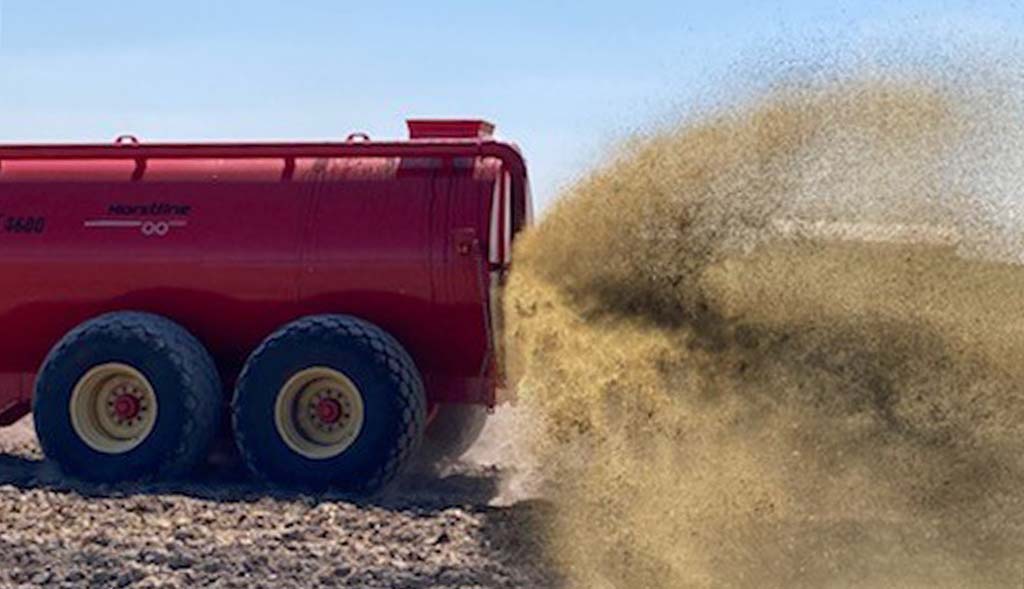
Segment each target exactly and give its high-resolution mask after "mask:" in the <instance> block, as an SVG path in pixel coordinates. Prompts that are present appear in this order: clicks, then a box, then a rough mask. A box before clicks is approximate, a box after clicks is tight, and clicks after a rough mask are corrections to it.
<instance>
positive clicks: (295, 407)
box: [274, 366, 364, 460]
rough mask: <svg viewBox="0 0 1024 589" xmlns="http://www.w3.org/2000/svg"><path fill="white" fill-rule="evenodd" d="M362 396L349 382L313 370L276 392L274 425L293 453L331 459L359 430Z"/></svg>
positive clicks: (320, 368)
mask: <svg viewBox="0 0 1024 589" xmlns="http://www.w3.org/2000/svg"><path fill="white" fill-rule="evenodd" d="M363 418H364V408H363V396H362V394H361V393H360V392H359V388H358V387H357V386H356V385H355V383H353V382H352V380H351V379H350V378H348V377H347V376H345V375H344V374H342V373H341V372H339V371H337V370H334V369H333V368H327V367H326V366H314V367H312V368H306V369H304V370H300V371H299V372H297V373H295V374H294V375H293V376H292V377H291V378H289V379H288V382H286V383H285V384H284V386H283V387H281V389H280V390H279V391H278V394H277V402H276V403H275V405H274V425H275V426H276V427H277V432H278V434H280V436H281V439H282V440H284V442H285V444H287V445H288V447H289V448H291V449H292V450H294V451H295V452H296V453H298V454H300V455H302V456H304V457H306V458H310V459H313V460H324V459H327V458H333V457H335V456H337V455H339V454H341V453H342V452H344V451H345V450H346V449H348V447H349V446H351V445H352V443H353V442H355V441H356V438H357V437H358V436H359V432H360V431H361V430H362V429H363Z"/></svg>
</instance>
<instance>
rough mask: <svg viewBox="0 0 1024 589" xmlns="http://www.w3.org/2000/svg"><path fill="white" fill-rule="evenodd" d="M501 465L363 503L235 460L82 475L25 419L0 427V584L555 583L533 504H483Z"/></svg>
mask: <svg viewBox="0 0 1024 589" xmlns="http://www.w3.org/2000/svg"><path fill="white" fill-rule="evenodd" d="M502 475H503V471H502V469H500V468H498V467H493V466H490V467H488V466H479V465H470V464H465V465H460V466H456V467H454V469H453V470H452V471H451V472H449V473H447V474H446V475H444V476H425V475H420V476H409V477H406V479H404V480H403V481H400V482H399V483H398V485H397V486H396V487H395V489H394V490H392V491H391V492H389V493H387V494H386V495H385V496H383V497H380V498H377V499H375V500H373V501H368V502H362V503H357V502H351V501H348V500H345V499H344V498H341V497H331V496H319V497H310V496H303V495H295V494H289V493H287V492H285V491H281V490H279V489H273V488H267V487H261V486H258V485H256V484H253V483H251V482H249V481H248V480H247V479H246V477H245V475H244V473H242V472H240V471H239V469H238V468H237V467H220V468H215V467H207V468H206V469H205V471H204V472H201V473H199V474H198V475H196V478H195V479H194V480H191V481H188V482H183V483H175V484H159V485H144V486H139V485H135V486H97V485H84V484H81V483H75V482H73V481H69V480H66V479H64V478H63V477H62V476H61V475H60V473H59V472H58V471H57V469H56V468H54V467H53V466H52V465H50V464H48V463H46V462H45V461H43V460H42V456H41V455H40V452H39V449H38V446H37V444H36V441H35V437H34V434H33V432H32V428H31V422H30V421H22V422H19V424H17V425H15V426H13V427H11V428H5V429H0V587H148V588H158V587H163V588H168V589H170V588H179V587H180V588H186V587H189V588H191V587H239V588H241V587H245V588H253V589H255V588H259V587H266V588H268V589H269V588H274V589H287V588H291V587H367V588H373V587H408V588H440V587H466V588H472V587H480V588H484V587H487V588H490V587H538V588H543V587H554V586H556V585H557V582H556V580H555V576H554V574H553V573H552V571H551V568H550V567H549V566H547V565H546V564H545V562H544V559H543V557H542V553H541V550H540V547H539V541H538V540H537V535H536V534H535V533H534V530H535V529H536V523H537V522H539V521H540V518H542V517H544V511H545V509H546V508H545V506H544V505H543V504H542V503H540V502H538V501H529V500H527V501H519V502H518V503H512V504H511V505H506V506H504V507H493V506H491V503H492V500H493V499H494V498H495V497H496V496H497V495H498V494H499V492H500V491H501V488H502V485H501V483H500V481H501V478H502Z"/></svg>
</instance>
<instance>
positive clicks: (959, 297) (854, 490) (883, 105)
mask: <svg viewBox="0 0 1024 589" xmlns="http://www.w3.org/2000/svg"><path fill="white" fill-rule="evenodd" d="M961 82H962V81H959V80H952V81H951V80H949V79H947V78H946V77H942V76H937V77H935V78H934V79H933V78H930V77H929V76H927V75H921V74H913V75H910V74H907V75H895V74H857V75H850V76H847V77H844V78H843V79H841V80H833V81H830V82H827V83H813V82H806V81H789V82H786V83H782V84H779V85H777V86H775V87H774V88H773V89H771V90H769V91H766V92H764V93H762V94H761V96H760V97H758V98H755V99H751V100H749V101H747V102H746V103H744V104H740V105H737V106H733V107H729V108H723V109H720V110H718V111H716V112H714V113H711V114H709V115H706V116H704V117H701V118H696V119H694V120H691V121H689V122H687V123H685V124H682V125H681V126H679V127H678V128H673V129H667V130H663V131H660V132H657V133H653V134H650V135H648V136H645V137H642V138H638V139H637V140H635V141H634V142H632V143H631V144H629V145H628V146H626V147H624V148H623V149H622V150H621V151H620V152H619V153H618V154H617V155H616V156H615V157H614V158H612V160H611V161H610V162H609V163H607V164H606V165H604V166H602V167H601V168H599V169H598V170H596V171H594V172H593V173H592V174H590V175H589V176H588V177H586V178H584V179H583V180H582V181H580V182H579V183H578V184H577V185H576V186H575V187H574V188H572V189H570V190H569V191H568V193H567V194H565V195H564V197H563V198H562V199H560V200H559V201H558V202H557V203H556V204H555V205H554V206H553V208H552V209H551V210H550V211H549V212H548V214H547V215H546V216H545V218H544V219H543V221H542V222H541V223H540V224H539V226H538V227H536V228H535V229H534V230H532V231H531V232H530V233H528V234H526V235H525V236H524V237H523V238H522V239H520V240H519V243H518V244H517V247H518V250H517V258H516V260H517V266H516V267H515V269H514V272H513V276H512V278H511V285H510V290H509V295H508V298H507V300H506V309H507V315H508V318H509V331H510V334H511V335H512V338H513V342H514V350H513V352H514V353H513V361H512V371H513V375H514V377H515V379H516V381H517V382H518V390H519V396H520V399H521V400H522V402H523V403H524V404H525V405H526V406H527V407H528V408H529V410H530V411H531V412H532V414H533V415H535V416H536V420H537V428H538V435H537V436H535V441H534V446H533V448H532V449H533V452H534V454H535V455H536V458H537V463H538V464H540V465H542V466H541V469H542V471H543V475H544V477H545V479H546V481H547V483H546V488H545V491H546V493H547V495H548V496H549V497H550V498H551V500H552V501H553V503H554V505H555V509H554V510H553V518H552V520H551V521H550V522H549V526H548V528H547V529H546V530H545V533H546V534H547V543H548V546H549V549H550V551H551V555H552V557H553V558H554V559H555V560H556V561H557V562H558V563H559V564H560V566H561V567H562V569H563V572H564V573H565V575H566V577H567V578H568V579H569V580H570V582H571V584H572V585H573V586H576V587H588V588H618V587H630V588H634V587H635V588H640V587H673V588H674V587H891V586H901V587H967V586H969V587H1006V586H1011V587H1015V586H1019V583H1020V582H1021V579H1022V578H1024V572H1022V564H1024V563H1022V562H1021V560H1020V555H1021V554H1024V268H1022V267H1021V266H1020V264H1019V263H1018V262H1017V260H1018V259H1019V256H1020V252H1021V249H1020V248H1019V247H1018V245H1019V244H1018V242H1017V237H1016V236H1017V235H1019V234H1020V233H1019V227H1016V226H1015V225H1014V223H1013V222H1012V213H1013V212H1014V211H1015V210H1016V209H1015V208H1014V207H1015V206H1017V205H1015V204H1014V203H1013V201H1012V199H1013V198H1016V195H1015V193H1014V192H1013V191H1014V190H1016V188H1015V187H1017V186H1019V179H1021V178H1024V173H1022V171H1024V167H1017V166H1016V163H1015V162H1016V160H1017V159H1020V157H1019V155H1018V154H1019V153H1020V151H1019V148H1020V146H1021V142H1020V139H1019V137H1018V135H1017V132H1016V131H1011V130H1009V129H1012V127H1014V126H1020V125H1019V121H1020V120H1021V118H1020V117H1019V116H1018V114H1019V112H1018V111H1019V109H1018V107H1016V106H1014V103H1013V101H1012V100H1010V99H1009V97H1010V96H1011V95H1012V92H1010V91H1009V90H1005V91H1004V89H1000V88H992V87H986V88H978V87H974V88H973V89H971V90H963V88H964V87H965V86H964V84H962V83H961ZM1021 218H1024V217H1021Z"/></svg>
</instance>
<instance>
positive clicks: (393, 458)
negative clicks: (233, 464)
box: [231, 315, 426, 495]
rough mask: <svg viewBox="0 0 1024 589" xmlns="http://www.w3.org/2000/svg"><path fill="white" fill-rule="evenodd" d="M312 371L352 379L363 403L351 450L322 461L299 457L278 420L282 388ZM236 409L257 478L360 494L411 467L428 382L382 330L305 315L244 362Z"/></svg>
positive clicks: (238, 434) (342, 318)
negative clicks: (334, 372)
mask: <svg viewBox="0 0 1024 589" xmlns="http://www.w3.org/2000/svg"><path fill="white" fill-rule="evenodd" d="M313 366H325V367H329V368H332V369H334V370H337V371H339V372H342V373H343V374H345V375H346V376H347V377H349V378H350V379H351V380H352V381H353V383H354V384H355V385H356V387H358V388H359V391H360V394H361V395H362V398H363V405H364V422H363V426H362V429H361V431H360V432H359V434H358V436H357V437H356V439H355V441H354V442H353V443H352V445H351V446H349V447H348V448H347V449H345V450H344V451H343V452H342V453H341V454H339V455H337V456H334V457H331V458H327V459H322V460H314V459H310V458H307V457H305V456H303V455H301V454H299V453H297V452H295V451H293V450H292V449H291V448H290V447H289V446H288V445H287V444H286V443H285V441H284V440H283V439H282V437H281V435H280V434H279V433H278V431H277V427H276V426H275V421H274V406H275V403H276V401H277V395H278V393H279V391H280V389H281V388H282V387H283V386H284V384H285V383H286V382H287V380H288V379H289V378H291V376H292V375H294V374H295V373H297V372H299V371H300V370H303V369H306V368H310V367H313ZM231 407H232V417H233V425H234V430H235V441H236V443H237V444H238V448H239V451H240V452H241V454H242V460H243V461H244V462H245V464H246V466H247V467H248V468H249V470H250V471H252V472H253V473H254V474H255V475H256V476H257V477H258V478H261V479H264V480H268V481H271V482H274V483H277V484H282V485H287V486H293V487H305V488H312V489H317V490H322V489H326V488H331V489H336V490H339V491H343V492H349V493H355V494H360V495H366V494H371V493H374V492H376V491H378V490H380V489H381V488H382V487H384V486H385V485H386V484H387V483H388V482H390V481H391V480H392V479H394V478H395V476H397V474H398V473H399V472H400V471H401V470H402V468H404V467H405V466H406V464H407V463H408V461H409V459H410V457H411V456H412V455H413V454H414V453H415V452H416V450H417V449H418V447H419V443H420V439H421V438H422V436H423V427H424V422H425V421H426V395H425V393H424V389H423V379H422V378H421V377H420V373H419V370H417V368H416V365H415V363H414V362H413V360H412V357H410V356H409V354H408V353H407V352H406V351H405V349H404V348H403V347H402V346H401V344H399V343H398V341H397V340H395V338H393V337H391V336H390V335H389V334H388V333H386V332H385V331H384V330H382V329H381V328H379V327H377V326H375V325H373V324H371V323H369V322H367V321H364V320H362V319H358V318H356V317H351V316H348V315H316V316H312V317H306V318H303V319H299V320H297V321H294V322H292V323H289V324H288V325H286V326H284V327H282V328H281V329H279V330H278V331H277V332H275V333H273V334H272V335H270V336H269V337H268V338H267V339H266V340H264V341H263V343H262V344H261V345H260V346H259V348H257V349H256V351H254V352H253V353H252V355H251V356H250V357H249V360H248V361H247V362H246V364H245V367H244V368H243V370H242V374H241V375H240V376H239V378H238V385H237V386H236V388H235V395H234V398H233V400H232V404H231Z"/></svg>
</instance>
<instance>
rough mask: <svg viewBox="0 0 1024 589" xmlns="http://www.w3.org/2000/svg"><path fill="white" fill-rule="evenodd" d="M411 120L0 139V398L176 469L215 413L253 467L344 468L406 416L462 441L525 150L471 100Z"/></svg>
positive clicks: (476, 398) (105, 457)
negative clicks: (215, 134) (298, 136)
mask: <svg viewBox="0 0 1024 589" xmlns="http://www.w3.org/2000/svg"><path fill="white" fill-rule="evenodd" d="M408 125H409V131H410V139H409V140H407V141H389V142H377V141H371V140H369V139H368V138H367V137H366V136H365V135H362V134H354V135H352V136H351V137H349V139H348V140H347V141H345V142H344V143H340V142H339V143H294V144H284V143H281V144H277V143H261V144H234V143H211V144H196V145H189V144H146V143H140V142H139V141H137V140H136V139H135V138H133V137H131V136H123V137H120V138H118V140H117V141H116V142H115V144H112V145H18V146H0V243H2V245H0V325H2V326H3V329H4V337H2V338H0V421H2V422H3V423H4V424H9V423H12V422H13V421H15V420H17V419H19V418H20V417H22V416H23V415H25V414H26V413H28V412H29V411H32V413H33V416H34V419H35V424H36V430H37V433H38V435H39V439H40V443H41V445H42V447H43V450H44V451H45V452H46V454H47V456H48V457H49V458H50V459H52V460H54V461H55V462H57V463H58V464H59V465H60V466H61V467H62V469H64V470H65V471H66V472H68V473H69V474H72V475H74V476H78V477H81V478H86V479H93V480H103V481H116V480H126V479H140V478H153V477H168V476H176V475H180V474H182V473H185V472H187V471H188V470H189V469H190V468H192V467H193V466H195V465H196V463H198V462H200V461H202V460H203V459H204V458H205V456H206V454H207V452H208V451H209V447H210V444H211V442H212V440H213V439H214V438H215V436H217V434H218V432H221V431H225V430H228V429H230V431H231V432H232V433H233V435H234V437H235V441H236V443H237V445H238V447H239V450H240V452H241V454H242V457H243V458H244V460H245V462H246V464H247V466H248V467H249V468H250V469H251V470H252V471H254V472H255V473H256V474H257V475H258V476H260V477H263V478H266V479H270V480H273V481H277V482H281V483H286V484H293V485H301V486H310V487H325V486H330V487H332V488H340V489H343V490H349V491H353V492H368V491H373V490H375V489H377V488H379V487H381V486H382V485H383V484H385V483H386V482H387V481H388V480H390V479H391V478H392V477H393V476H394V475H395V474H396V473H397V472H398V470H399V469H400V468H401V467H402V465H403V464H404V463H406V462H407V461H408V460H409V458H410V457H411V456H412V454H413V453H414V452H415V451H416V449H417V447H419V445H420V441H421V438H423V437H424V436H425V437H426V438H427V439H428V440H430V441H431V443H430V444H428V445H427V447H428V448H431V450H430V451H431V452H432V453H434V457H435V458H441V457H445V456H448V457H450V456H452V455H454V454H457V453H459V452H461V451H462V450H464V449H465V447H466V446H467V445H468V444H469V443H471V442H472V440H473V439H474V438H475V436H476V435H477V434H478V433H479V430H480V428H481V427H482V425H483V419H484V416H485V415H486V411H487V410H488V408H490V407H492V406H493V405H494V404H495V402H496V391H497V390H498V389H499V388H500V384H501V347H502V346H501V341H500V336H501V316H500V311H501V305H500V301H499V299H500V295H501V289H502V283H503V279H504V275H505V273H506V271H507V270H508V268H509V263H510V260H511V243H512V240H513V238H514V236H515V235H516V234H517V233H518V232H519V231H520V230H521V229H523V228H524V227H525V226H526V225H528V224H529V223H530V219H531V202H530V194H529V186H528V183H527V175H526V167H525V164H524V161H523V159H522V157H521V155H520V153H519V151H518V150H517V149H516V148H515V147H514V146H512V145H510V144H508V143H503V142H500V141H497V140H495V139H493V138H492V136H491V133H492V131H493V127H492V125H490V124H489V123H486V122H483V121H475V120H458V121H456V120H418V121H409V123H408ZM228 416H230V420H229V419H227V418H228ZM229 421H230V424H231V425H230V427H229V426H228V425H227V424H228V422H229Z"/></svg>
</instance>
